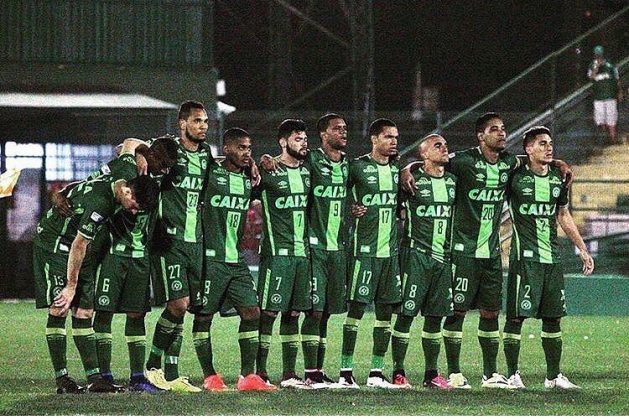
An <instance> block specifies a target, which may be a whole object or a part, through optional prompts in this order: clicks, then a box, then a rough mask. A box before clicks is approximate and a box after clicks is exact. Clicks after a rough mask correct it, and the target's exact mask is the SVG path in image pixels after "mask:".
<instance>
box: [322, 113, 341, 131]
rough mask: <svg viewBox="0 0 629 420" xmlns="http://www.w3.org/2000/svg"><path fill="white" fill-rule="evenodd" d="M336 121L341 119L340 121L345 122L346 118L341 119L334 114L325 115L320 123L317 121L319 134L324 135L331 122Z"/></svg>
mask: <svg viewBox="0 0 629 420" xmlns="http://www.w3.org/2000/svg"><path fill="white" fill-rule="evenodd" d="M335 119H340V120H343V121H345V118H343V117H341V116H340V115H339V114H334V113H332V112H330V113H327V114H325V115H323V116H322V117H321V118H319V121H317V132H318V133H323V132H324V131H325V130H327V129H328V126H329V125H330V121H332V120H335Z"/></svg>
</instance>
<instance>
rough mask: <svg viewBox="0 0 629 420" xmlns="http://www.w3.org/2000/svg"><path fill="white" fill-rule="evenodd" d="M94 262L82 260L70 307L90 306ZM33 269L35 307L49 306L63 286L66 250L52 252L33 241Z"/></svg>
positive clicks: (66, 259)
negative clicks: (64, 251) (63, 252)
mask: <svg viewBox="0 0 629 420" xmlns="http://www.w3.org/2000/svg"><path fill="white" fill-rule="evenodd" d="M94 265H95V264H94V262H93V260H92V259H89V258H88V259H86V260H85V261H83V265H82V266H81V270H80V272H79V280H78V284H77V287H76V293H75V295H74V299H73V300H72V304H71V305H70V307H72V308H77V307H78V308H82V309H92V308H93V307H94V271H95V270H94ZM33 273H34V277H35V307H36V308H49V307H50V306H51V305H52V303H53V301H54V299H55V297H56V296H57V295H58V294H59V293H60V292H61V290H62V289H63V288H64V287H65V285H66V283H67V279H68V254H55V253H53V252H50V251H47V250H45V249H44V248H42V247H40V246H39V245H33Z"/></svg>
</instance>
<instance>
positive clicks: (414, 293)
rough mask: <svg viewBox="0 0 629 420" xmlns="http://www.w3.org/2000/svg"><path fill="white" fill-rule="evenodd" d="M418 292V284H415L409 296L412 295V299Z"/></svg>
mask: <svg viewBox="0 0 629 420" xmlns="http://www.w3.org/2000/svg"><path fill="white" fill-rule="evenodd" d="M416 294H417V285H416V284H414V285H412V286H411V290H409V292H408V297H410V298H411V299H412V298H414V297H415V295H416Z"/></svg>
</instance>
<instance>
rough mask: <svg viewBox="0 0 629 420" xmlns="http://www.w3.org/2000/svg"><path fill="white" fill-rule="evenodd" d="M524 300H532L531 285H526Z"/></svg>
mask: <svg viewBox="0 0 629 420" xmlns="http://www.w3.org/2000/svg"><path fill="white" fill-rule="evenodd" d="M524 298H525V299H530V298H531V285H529V284H525V285H524Z"/></svg>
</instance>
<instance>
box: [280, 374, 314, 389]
mask: <svg viewBox="0 0 629 420" xmlns="http://www.w3.org/2000/svg"><path fill="white" fill-rule="evenodd" d="M280 388H293V389H312V387H311V386H310V385H306V383H305V382H304V381H303V379H301V378H299V377H297V376H295V375H293V376H288V377H286V378H285V379H283V380H282V382H280Z"/></svg>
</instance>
